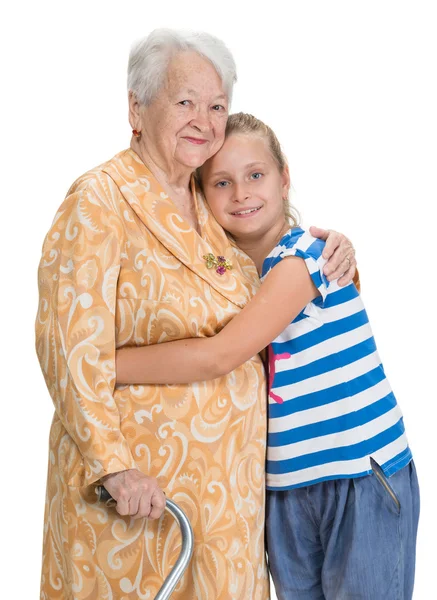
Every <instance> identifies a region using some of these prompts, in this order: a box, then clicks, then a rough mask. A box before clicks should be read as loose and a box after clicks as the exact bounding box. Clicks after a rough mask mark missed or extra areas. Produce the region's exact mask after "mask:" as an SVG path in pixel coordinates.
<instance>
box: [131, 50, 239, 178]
mask: <svg viewBox="0 0 437 600" xmlns="http://www.w3.org/2000/svg"><path fill="white" fill-rule="evenodd" d="M140 117H141V131H142V136H144V143H145V144H146V148H147V149H148V151H149V152H151V153H152V155H153V153H155V154H156V152H157V153H158V162H161V164H162V163H163V162H164V164H163V165H162V166H163V167H164V168H165V167H166V166H169V167H170V168H172V167H174V163H175V162H176V163H179V164H181V165H183V166H186V167H190V168H192V169H193V170H194V169H195V168H197V167H200V165H202V164H203V163H204V162H205V161H206V160H207V159H208V158H210V157H211V156H213V155H214V154H215V153H216V152H217V151H218V150H219V149H220V148H221V146H222V145H223V141H224V134H225V128H226V121H227V118H228V100H227V96H226V93H225V91H224V89H223V84H222V81H221V79H220V77H219V76H218V74H217V72H216V70H215V69H214V67H213V66H212V65H211V64H210V63H209V62H208V61H207V60H205V59H203V58H202V57H200V56H199V55H198V54H196V53H195V52H182V53H179V54H177V55H176V56H175V57H173V59H172V60H171V62H170V64H169V68H168V71H167V78H166V81H165V83H164V85H163V86H162V88H161V89H160V91H159V92H158V94H157V96H156V97H155V98H154V100H153V101H152V103H151V104H149V105H148V106H142V107H141V109H140Z"/></svg>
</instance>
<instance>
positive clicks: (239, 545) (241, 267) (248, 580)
mask: <svg viewBox="0 0 437 600" xmlns="http://www.w3.org/2000/svg"><path fill="white" fill-rule="evenodd" d="M193 192H194V196H195V198H196V203H197V206H196V208H197V213H198V218H199V223H200V228H201V235H199V234H198V233H197V232H196V231H195V230H193V229H192V228H191V227H190V226H189V225H188V223H187V222H186V221H184V219H183V218H182V217H181V216H180V215H179V214H178V212H177V210H176V208H175V205H174V204H173V203H172V202H171V200H170V199H169V198H168V197H167V196H166V195H165V193H164V192H163V191H162V189H161V188H160V186H159V184H158V182H157V181H156V179H155V178H154V177H153V175H152V174H151V173H150V171H149V170H148V169H147V168H146V166H145V165H144V164H143V163H142V162H141V160H140V159H139V157H138V156H137V155H136V154H135V152H133V151H132V150H126V151H124V152H121V153H120V154H118V155H117V156H115V157H114V158H113V159H112V160H110V161H108V162H107V163H105V164H103V165H101V166H100V167H98V168H96V169H94V170H92V171H90V172H88V173H86V174H85V175H84V176H82V177H81V178H80V179H78V180H77V181H76V182H75V183H74V184H73V186H72V188H71V189H70V191H69V194H68V196H67V198H66V199H65V201H64V203H63V204H62V206H61V207H60V209H59V212H58V213H57V215H56V217H55V220H54V222H53V225H52V227H51V229H50V231H49V233H48V235H47V237H46V240H45V243H44V247H43V254H42V259H41V263H40V270H39V288H40V303H39V311H38V316H37V322H36V346H37V352H38V357H39V360H40V364H41V368H42V371H43V373H44V376H45V379H46V383H47V386H48V389H49V391H50V394H51V396H52V399H53V402H54V405H55V415H54V419H53V423H52V427H51V433H50V453H49V471H48V484H47V498H46V511H45V527H44V549H43V567H42V583H41V598H42V599H44V600H58V599H59V600H61V599H62V600H73V599H74V600H110V599H111V600H122V599H126V600H127V599H134V598H135V599H138V598H140V599H142V600H146V599H147V600H152V599H153V598H154V597H155V595H156V593H157V591H158V590H159V588H160V586H161V584H162V582H163V579H164V578H165V576H166V575H167V573H168V572H169V570H170V568H171V566H172V565H173V564H174V562H175V560H176V558H177V556H178V554H179V550H180V532H179V529H178V527H177V525H176V523H175V522H174V520H173V519H172V517H171V516H169V515H168V514H167V513H164V515H163V517H162V518H161V519H160V520H159V521H149V520H147V519H139V520H135V521H134V520H132V519H131V518H129V517H121V516H120V515H119V514H118V513H117V512H116V511H115V509H114V508H108V507H107V506H105V505H104V504H103V503H102V502H99V500H98V497H97V495H96V486H97V485H98V484H99V479H100V477H102V476H103V475H105V474H108V473H113V472H117V471H120V470H123V469H128V468H138V469H140V470H141V471H142V472H143V473H146V474H150V475H153V476H155V477H156V478H157V479H158V482H159V484H160V485H161V487H162V488H163V489H164V491H165V492H166V494H167V496H168V497H170V498H172V499H173V500H175V501H176V502H177V503H178V504H179V505H180V506H181V507H182V508H183V510H184V511H185V512H186V514H187V515H188V517H189V519H190V521H191V524H192V526H193V530H194V535H195V547H194V555H193V559H192V561H191V563H190V565H189V567H188V569H187V571H186V573H185V575H184V577H183V579H182V581H181V582H180V584H179V585H178V587H177V589H176V591H175V592H174V595H173V596H172V598H174V599H175V600H182V599H183V600H190V599H197V600H230V599H231V598H232V599H236V600H267V599H268V597H269V589H268V578H267V572H266V565H265V556H264V460H265V438H266V390H265V374H264V370H263V365H262V362H261V360H260V358H259V356H255V357H254V358H253V359H251V360H250V361H248V362H246V363H245V364H244V365H242V366H241V367H239V368H238V369H236V370H235V371H233V372H232V373H230V374H229V375H227V376H225V377H222V378H219V379H215V380H213V381H206V382H201V383H195V384H191V385H156V386H155V385H138V386H116V385H115V370H114V364H115V362H114V358H115V349H116V347H121V346H126V345H130V346H142V345H148V344H157V343H161V342H165V341H169V340H177V339H181V338H188V337H204V336H211V335H213V334H215V333H217V332H218V331H219V330H220V329H221V328H222V327H224V326H225V325H226V323H228V321H229V320H230V319H231V318H232V317H233V316H234V315H236V314H237V313H238V312H239V311H240V310H241V308H242V307H243V306H244V305H245V303H247V301H248V300H249V299H250V297H251V295H252V294H253V293H254V292H255V291H256V288H257V286H258V283H259V282H258V277H257V273H256V270H255V267H254V265H253V264H252V263H251V262H250V261H249V259H248V258H247V257H246V256H245V255H244V254H242V253H239V252H238V250H237V249H236V248H233V247H232V246H231V245H230V243H229V240H228V239H227V237H226V235H225V234H224V232H223V230H222V229H221V227H219V225H218V224H217V223H216V222H215V220H214V219H213V217H212V216H211V214H210V213H209V211H208V208H207V207H206V205H205V203H204V201H203V199H202V197H201V196H200V194H198V193H197V192H196V190H195V187H194V182H193ZM209 252H211V253H212V254H214V255H224V256H225V257H226V258H227V259H229V260H230V261H231V262H232V264H233V269H232V270H231V271H227V272H226V273H225V274H223V275H219V274H218V273H216V271H215V269H210V270H208V269H207V268H206V264H205V260H204V259H203V256H204V255H205V254H207V253H209Z"/></svg>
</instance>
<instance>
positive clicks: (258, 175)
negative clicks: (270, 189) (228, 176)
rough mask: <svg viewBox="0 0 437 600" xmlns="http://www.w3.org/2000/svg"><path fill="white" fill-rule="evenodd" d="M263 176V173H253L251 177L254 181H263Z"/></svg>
mask: <svg viewBox="0 0 437 600" xmlns="http://www.w3.org/2000/svg"><path fill="white" fill-rule="evenodd" d="M262 176H263V174H262V173H258V172H257V173H252V175H251V177H252V179H261V177H262Z"/></svg>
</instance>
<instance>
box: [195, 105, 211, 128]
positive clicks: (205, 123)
mask: <svg viewBox="0 0 437 600" xmlns="http://www.w3.org/2000/svg"><path fill="white" fill-rule="evenodd" d="M191 125H192V126H193V127H196V129H198V130H199V131H208V129H210V127H211V118H210V115H209V112H208V110H205V109H202V108H198V109H197V110H196V112H195V114H194V115H193V118H192V119H191Z"/></svg>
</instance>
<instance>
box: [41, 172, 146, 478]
mask: <svg viewBox="0 0 437 600" xmlns="http://www.w3.org/2000/svg"><path fill="white" fill-rule="evenodd" d="M122 239H123V228H122V221H121V219H120V218H119V216H118V215H117V213H116V212H115V211H114V210H113V209H112V208H111V207H110V202H109V200H108V199H107V198H106V199H105V194H104V193H102V189H101V187H100V188H99V187H98V186H96V185H93V183H92V182H91V184H89V185H87V186H85V188H84V189H82V190H80V191H76V192H74V193H72V194H70V195H69V196H67V198H66V200H65V201H64V203H63V204H62V206H61V208H60V210H59V212H58V214H57V215H56V217H55V220H54V222H53V225H52V227H51V229H50V231H49V233H48V235H47V237H46V239H45V242H44V246H43V253H42V258H41V262H40V267H39V282H38V283H39V291H40V302H39V310H38V316H37V322H36V349H37V354H38V358H39V361H40V364H41V368H42V371H43V374H44V377H45V380H46V384H47V387H48V389H49V391H50V395H51V397H52V399H53V402H54V405H55V410H56V413H57V416H58V417H59V419H60V421H61V422H62V425H63V426H64V428H65V429H66V431H67V433H68V434H69V436H70V437H71V438H72V440H73V442H74V444H72V445H73V447H74V445H75V446H76V448H74V451H75V452H76V450H77V451H78V453H77V455H78V456H79V464H78V465H77V467H78V468H76V467H75V468H73V469H69V472H68V473H64V476H65V477H66V480H67V483H68V484H69V485H75V486H84V485H89V484H91V483H93V482H96V481H97V480H98V479H100V478H101V477H103V476H104V475H107V474H109V473H115V472H118V471H122V470H125V469H130V468H138V467H137V465H136V463H135V460H134V458H133V456H132V453H131V450H130V448H129V445H128V443H127V441H126V439H125V438H124V436H123V434H122V432H121V429H120V413H119V410H118V407H117V405H116V403H115V401H114V397H113V392H114V386H115V305H116V290H117V278H118V274H119V271H120V255H121V244H122ZM71 462H72V461H70V463H71ZM73 462H74V461H73Z"/></svg>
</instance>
